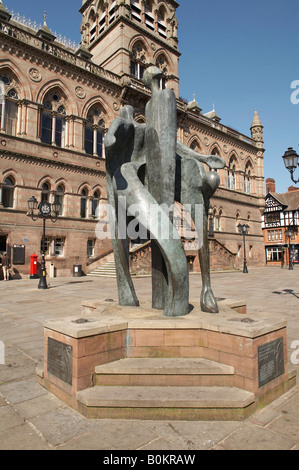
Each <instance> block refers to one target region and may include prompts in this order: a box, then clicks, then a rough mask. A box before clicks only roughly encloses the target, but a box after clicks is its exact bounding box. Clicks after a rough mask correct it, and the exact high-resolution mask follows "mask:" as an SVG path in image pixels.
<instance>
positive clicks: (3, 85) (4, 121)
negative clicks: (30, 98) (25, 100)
mask: <svg viewBox="0 0 299 470" xmlns="http://www.w3.org/2000/svg"><path fill="white" fill-rule="evenodd" d="M14 86H15V80H14V79H13V78H12V77H10V76H9V75H7V74H2V75H1V74H0V128H1V131H2V132H6V134H8V135H12V136H15V135H17V123H18V99H19V96H18V93H17V91H16V89H15V88H14Z"/></svg>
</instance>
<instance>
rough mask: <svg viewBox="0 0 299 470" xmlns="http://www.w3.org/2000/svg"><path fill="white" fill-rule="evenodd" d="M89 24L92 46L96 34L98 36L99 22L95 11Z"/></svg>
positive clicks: (90, 17)
mask: <svg viewBox="0 0 299 470" xmlns="http://www.w3.org/2000/svg"><path fill="white" fill-rule="evenodd" d="M88 23H89V43H90V44H91V43H92V42H93V41H94V40H95V38H96V34H97V20H96V15H95V13H94V11H93V10H92V12H91V14H90V16H89V20H88Z"/></svg>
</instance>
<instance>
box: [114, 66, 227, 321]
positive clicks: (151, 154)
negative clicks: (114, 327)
mask: <svg viewBox="0 0 299 470" xmlns="http://www.w3.org/2000/svg"><path fill="white" fill-rule="evenodd" d="M161 76H162V73H161V71H160V70H159V69H158V68H157V67H149V68H148V69H147V70H146V71H145V74H144V78H143V80H144V83H145V84H146V85H147V86H148V87H149V88H151V91H152V96H151V99H150V101H149V102H148V103H147V106H146V112H145V117H146V124H139V123H137V122H136V121H135V120H134V109H133V108H132V107H131V106H125V107H124V108H122V110H121V112H120V117H119V118H116V119H115V120H114V121H113V122H112V124H111V126H110V128H109V130H108V133H107V135H106V137H105V150H106V168H107V192H108V203H109V207H110V208H111V211H112V213H111V214H110V220H111V222H112V226H113V230H114V233H115V237H112V243H113V250H114V256H115V265H116V273H117V282H118V295H119V303H120V305H124V306H138V305H139V302H138V299H137V296H136V292H135V289H134V285H133V282H132V278H131V276H130V271H129V242H130V239H129V236H128V234H127V232H126V233H123V234H120V233H119V227H120V225H122V226H123V225H125V226H126V227H127V226H128V223H129V220H130V217H134V216H136V214H134V213H132V212H130V211H131V208H132V206H135V207H136V205H138V217H137V220H138V223H139V224H141V225H142V226H143V227H144V229H145V230H146V231H147V232H148V233H149V235H150V238H151V240H152V306H153V308H155V309H159V310H164V315H165V316H169V317H176V316H183V315H187V314H188V313H189V274H188V266H187V259H186V255H185V252H184V248H183V245H182V243H181V240H180V238H179V237H178V236H175V234H176V235H177V233H176V231H175V229H174V226H173V213H172V211H171V210H170V211H165V210H164V209H163V208H164V207H168V208H171V207H173V206H174V203H175V201H177V202H180V203H181V204H182V205H183V206H184V205H187V204H188V206H189V207H191V218H192V220H193V221H195V220H196V214H195V211H196V206H198V205H201V206H202V207H203V217H202V220H201V221H200V222H197V223H202V228H203V241H202V246H201V247H200V249H199V258H200V264H201V271H202V294H201V309H202V310H203V311H205V312H210V313H217V312H218V306H217V302H216V300H215V297H214V295H213V292H212V289H211V282H210V268H209V246H208V235H207V224H208V209H209V205H210V198H211V196H212V195H213V194H214V192H215V191H216V189H217V187H218V186H219V183H220V179H219V176H218V174H217V173H216V172H215V171H210V172H209V173H207V174H206V173H205V171H204V168H203V165H202V164H201V162H204V163H206V164H207V165H208V166H209V167H210V169H212V170H215V169H217V168H223V167H224V165H225V163H224V161H223V160H222V159H221V158H220V157H217V156H213V155H211V156H204V155H199V154H198V153H197V152H195V151H193V150H191V149H189V148H188V147H186V146H185V145H183V144H182V143H180V142H178V141H177V106H176V97H175V94H174V92H173V91H172V90H169V89H166V90H160V87H159V81H160V79H161ZM122 204H124V205H125V207H123V209H124V210H123V211H120V207H119V206H120V205H122ZM152 208H155V209H156V208H157V209H158V213H159V220H158V222H157V219H156V218H154V217H153V215H152V214H153V211H152ZM159 209H160V210H159ZM122 214H125V215H122ZM154 214H157V212H155V211H154ZM120 217H123V218H124V217H125V218H126V220H119V219H120ZM197 228H199V227H197ZM165 233H166V234H168V237H164V236H163V234H165Z"/></svg>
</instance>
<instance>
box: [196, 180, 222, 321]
mask: <svg viewBox="0 0 299 470" xmlns="http://www.w3.org/2000/svg"><path fill="white" fill-rule="evenodd" d="M218 186H219V176H218V175H217V173H215V172H210V173H207V174H206V175H205V176H204V178H203V183H202V192H203V195H204V207H203V240H202V247H201V248H200V250H199V261H200V267H201V276H202V291H201V309H202V311H203V312H208V313H218V312H219V309H218V305H217V301H216V298H215V296H214V294H213V291H212V287H211V274H210V249H209V239H208V223H209V207H210V198H211V196H212V195H213V194H214V192H215V191H216V189H217V188H218Z"/></svg>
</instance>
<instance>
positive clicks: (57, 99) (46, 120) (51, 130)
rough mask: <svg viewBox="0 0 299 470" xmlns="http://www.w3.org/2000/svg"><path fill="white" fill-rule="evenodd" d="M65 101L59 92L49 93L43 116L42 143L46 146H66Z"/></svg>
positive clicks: (44, 104)
mask: <svg viewBox="0 0 299 470" xmlns="http://www.w3.org/2000/svg"><path fill="white" fill-rule="evenodd" d="M65 116H66V109H65V99H64V98H63V96H62V95H61V94H60V93H59V92H55V91H54V92H52V93H48V94H47V96H46V98H45V100H44V102H43V110H42V114H41V141H42V142H43V143H44V144H49V145H57V147H62V148H63V147H64V146H65V128H66V121H65Z"/></svg>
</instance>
